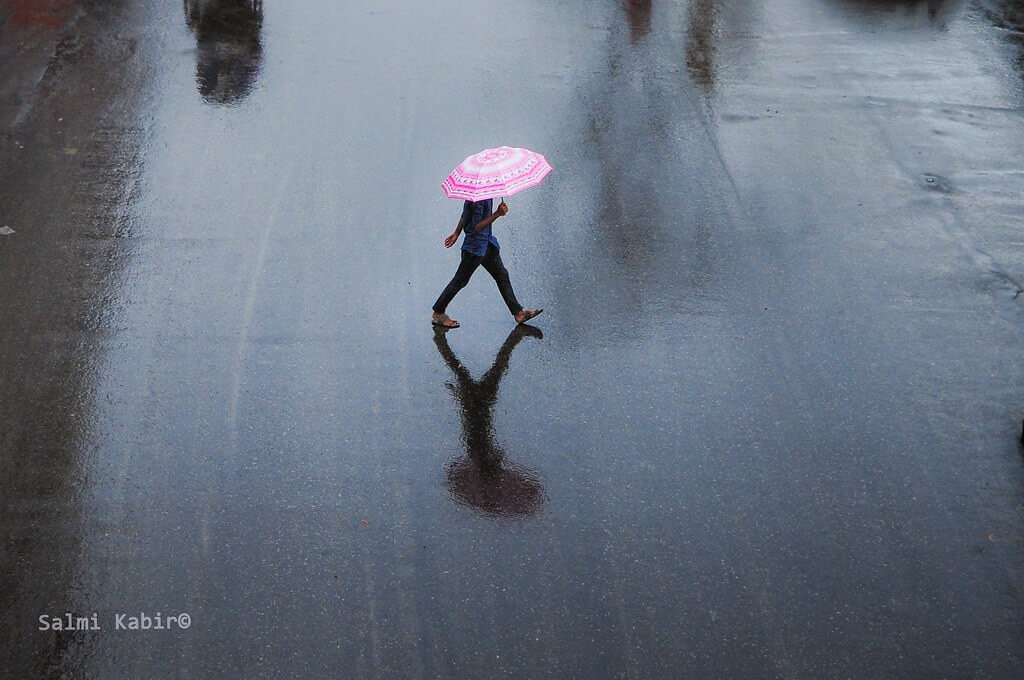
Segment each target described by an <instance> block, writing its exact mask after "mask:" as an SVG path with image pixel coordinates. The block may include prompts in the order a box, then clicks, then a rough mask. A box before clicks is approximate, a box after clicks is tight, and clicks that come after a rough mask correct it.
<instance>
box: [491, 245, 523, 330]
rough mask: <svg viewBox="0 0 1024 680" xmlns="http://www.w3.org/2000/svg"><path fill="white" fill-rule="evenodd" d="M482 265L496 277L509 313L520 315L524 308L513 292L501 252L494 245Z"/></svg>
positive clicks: (495, 279)
mask: <svg viewBox="0 0 1024 680" xmlns="http://www.w3.org/2000/svg"><path fill="white" fill-rule="evenodd" d="M481 264H482V265H483V266H484V269H486V270H487V273H488V274H490V275H491V276H493V277H494V282H495V283H497V284H498V291H499V292H500V293H501V298H502V299H503V300H504V301H505V304H506V305H508V311H510V312H512V314H513V315H516V314H518V313H519V312H520V311H521V310H522V309H523V306H522V305H521V304H519V300H516V294H515V292H514V291H513V290H512V281H511V280H510V279H509V277H508V270H507V269H505V265H504V264H503V263H502V261H501V252H500V251H499V250H498V249H497V248H495V247H494V246H493V245H491V244H488V246H487V254H486V255H484V261H483V262H481Z"/></svg>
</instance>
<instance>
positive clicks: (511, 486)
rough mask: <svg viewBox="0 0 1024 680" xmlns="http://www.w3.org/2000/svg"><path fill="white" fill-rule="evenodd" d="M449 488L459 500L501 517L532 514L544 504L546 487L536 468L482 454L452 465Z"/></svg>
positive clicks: (449, 467)
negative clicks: (483, 456) (523, 466)
mask: <svg viewBox="0 0 1024 680" xmlns="http://www.w3.org/2000/svg"><path fill="white" fill-rule="evenodd" d="M448 489H449V491H450V492H451V495H452V499H453V500H454V501H455V502H456V503H459V504H461V505H466V506H468V507H470V508H473V509H475V510H482V511H483V512H485V513H487V514H488V515H497V516H500V517H525V516H526V515H532V514H533V513H535V512H536V511H537V510H539V509H540V507H541V506H542V505H543V504H544V487H542V486H541V483H540V480H539V479H538V478H537V475H536V474H535V473H534V472H533V471H532V470H527V469H525V468H522V467H519V466H518V465H516V464H514V463H510V462H507V461H503V460H496V461H484V460H482V459H481V458H480V457H478V456H466V457H464V458H460V459H459V460H457V461H454V462H453V463H452V464H451V465H449V466H448Z"/></svg>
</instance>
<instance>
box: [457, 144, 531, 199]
mask: <svg viewBox="0 0 1024 680" xmlns="http://www.w3.org/2000/svg"><path fill="white" fill-rule="evenodd" d="M549 172H551V165H550V164H548V161H547V159H546V158H544V156H542V155H541V154H539V153H537V152H536V151H530V150H529V149H521V148H518V147H511V146H499V147H498V148H496V149H484V150H483V151H481V152H480V153H475V154H473V155H472V156H470V157H469V158H467V159H466V160H464V161H462V162H461V163H459V167H457V168H455V170H454V171H453V172H452V174H450V175H448V178H447V179H446V180H445V181H443V182H441V188H442V189H444V195H445V196H447V197H448V198H458V199H462V200H466V201H483V200H484V199H488V198H497V197H499V196H512V195H513V194H516V193H518V192H520V191H522V190H523V189H529V188H530V187H535V186H537V185H538V184H540V183H541V180H543V179H544V178H545V177H547V175H548V173H549Z"/></svg>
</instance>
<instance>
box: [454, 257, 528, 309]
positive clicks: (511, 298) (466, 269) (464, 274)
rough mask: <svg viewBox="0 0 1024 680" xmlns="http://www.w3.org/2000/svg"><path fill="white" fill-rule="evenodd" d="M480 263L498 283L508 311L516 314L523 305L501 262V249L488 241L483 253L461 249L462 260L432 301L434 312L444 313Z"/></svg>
mask: <svg viewBox="0 0 1024 680" xmlns="http://www.w3.org/2000/svg"><path fill="white" fill-rule="evenodd" d="M480 265H483V266H484V269H486V270H487V273H488V274H490V275H491V276H493V277H494V282H495V283H497V284H498V291H500V292H501V297H502V299H503V300H505V304H506V305H508V311H510V312H512V313H513V314H518V313H519V312H520V311H522V309H523V306H522V305H521V304H519V301H518V300H516V294H515V293H514V292H513V291H512V282H511V281H510V280H509V278H508V270H507V269H505V265H504V264H502V262H501V251H499V250H498V249H497V248H495V247H494V244H493V243H488V244H487V252H486V253H485V254H484V255H474V254H473V253H470V252H468V251H465V250H463V251H462V262H460V263H459V268H458V270H457V271H456V272H455V276H454V277H452V280H451V282H450V283H449V284H448V285H447V286H445V289H444V291H442V292H441V297H439V298H437V302H435V303H434V311H435V312H437V313H438V314H444V310H446V309H448V303H449V302H451V301H452V298H453V297H455V294H456V293H458V292H459V291H460V290H462V289H463V288H465V287H466V284H467V283H469V279H470V277H471V276H473V272H475V271H476V268H477V267H479V266H480Z"/></svg>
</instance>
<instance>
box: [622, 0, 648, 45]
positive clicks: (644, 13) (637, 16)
mask: <svg viewBox="0 0 1024 680" xmlns="http://www.w3.org/2000/svg"><path fill="white" fill-rule="evenodd" d="M624 8H625V10H626V16H627V17H628V18H629V34H630V38H631V39H632V40H633V41H634V42H636V41H637V40H639V39H640V38H642V37H643V36H645V35H647V34H648V33H650V32H651V0H624Z"/></svg>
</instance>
